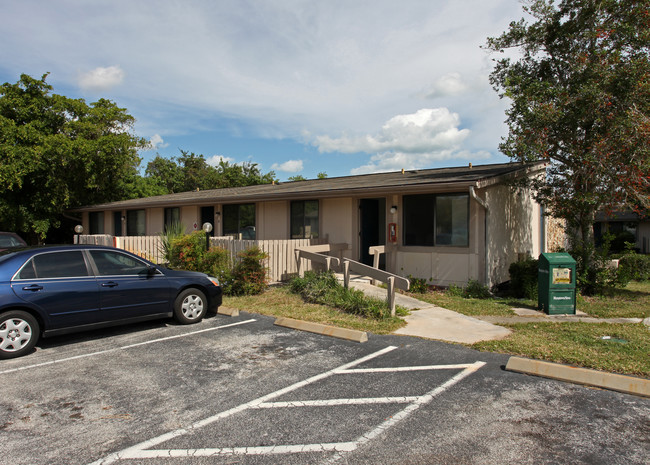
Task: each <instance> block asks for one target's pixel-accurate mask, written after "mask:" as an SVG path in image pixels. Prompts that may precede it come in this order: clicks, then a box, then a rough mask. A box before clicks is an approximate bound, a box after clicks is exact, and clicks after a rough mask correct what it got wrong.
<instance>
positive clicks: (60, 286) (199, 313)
mask: <svg viewBox="0 0 650 465" xmlns="http://www.w3.org/2000/svg"><path fill="white" fill-rule="evenodd" d="M219 305H221V287H220V286H219V283H218V281H217V279H216V278H212V277H210V276H207V275H205V274H203V273H196V272H191V271H179V270H169V269H166V268H164V267H159V266H157V265H155V264H153V263H151V262H148V261H147V260H144V259H143V258H141V257H138V256H137V255H134V254H132V253H129V252H126V251H124V250H120V249H115V248H112V247H104V246H89V245H77V246H56V247H38V248H25V249H16V250H11V249H8V250H5V251H4V252H0V359H6V358H13V357H19V356H21V355H25V354H27V353H29V352H31V351H32V350H33V348H34V345H35V344H36V342H37V341H38V339H39V338H40V337H41V336H42V337H46V336H52V335H61V334H67V333H71V332H76V331H82V330H87V329H94V328H100V327H105V326H113V325H121V324H127V323H134V322H138V321H144V320H150V319H157V318H170V317H172V316H173V317H174V319H175V320H176V321H178V322H179V323H181V324H192V323H197V322H199V321H201V320H202V319H203V317H204V316H205V314H206V312H207V311H208V310H211V311H214V312H216V310H217V308H218V306H219Z"/></svg>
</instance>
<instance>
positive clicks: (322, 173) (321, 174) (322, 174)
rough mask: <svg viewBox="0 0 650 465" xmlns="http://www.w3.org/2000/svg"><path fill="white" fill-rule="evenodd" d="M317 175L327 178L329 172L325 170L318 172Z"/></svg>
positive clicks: (319, 177) (320, 177)
mask: <svg viewBox="0 0 650 465" xmlns="http://www.w3.org/2000/svg"><path fill="white" fill-rule="evenodd" d="M317 177H318V179H325V178H326V177H327V173H326V172H324V171H321V172H320V173H318V175H317Z"/></svg>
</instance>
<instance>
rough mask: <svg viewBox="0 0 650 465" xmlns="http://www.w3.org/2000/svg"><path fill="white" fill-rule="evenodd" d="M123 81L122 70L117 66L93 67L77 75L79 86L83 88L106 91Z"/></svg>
mask: <svg viewBox="0 0 650 465" xmlns="http://www.w3.org/2000/svg"><path fill="white" fill-rule="evenodd" d="M122 81H124V71H123V70H122V68H120V67H119V66H109V67H107V68H102V67H99V68H95V69H93V70H91V71H88V72H87V73H83V74H82V75H81V76H80V77H79V87H81V88H82V89H83V90H90V91H106V90H110V89H111V88H113V87H115V86H117V85H119V84H121V83H122Z"/></svg>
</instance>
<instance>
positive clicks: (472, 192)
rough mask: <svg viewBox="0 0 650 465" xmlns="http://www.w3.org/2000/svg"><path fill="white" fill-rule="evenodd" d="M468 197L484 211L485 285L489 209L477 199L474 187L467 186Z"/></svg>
mask: <svg viewBox="0 0 650 465" xmlns="http://www.w3.org/2000/svg"><path fill="white" fill-rule="evenodd" d="M469 195H470V197H472V198H473V199H474V200H476V203H478V204H479V205H480V206H481V207H483V209H485V217H484V226H483V230H484V233H485V237H484V240H485V245H484V246H483V249H484V251H485V257H484V258H483V261H484V262H485V284H486V285H487V284H488V282H489V276H490V275H489V271H490V268H489V263H488V215H489V214H490V209H489V208H488V204H487V202H486V201H485V200H483V199H481V198H479V197H478V196H477V195H476V191H475V190H474V186H469Z"/></svg>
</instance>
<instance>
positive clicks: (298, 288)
mask: <svg viewBox="0 0 650 465" xmlns="http://www.w3.org/2000/svg"><path fill="white" fill-rule="evenodd" d="M289 289H290V290H291V292H293V293H295V294H300V296H301V297H302V298H303V299H304V300H305V301H307V302H311V303H317V304H321V305H329V306H330V307H335V308H339V309H341V310H342V311H344V312H346V313H351V314H354V315H361V316H364V317H369V318H376V319H381V318H386V317H389V316H390V311H389V309H388V304H387V303H386V302H385V301H383V300H381V299H376V298H372V297H367V296H366V295H365V294H364V293H363V292H362V291H359V290H357V289H350V288H347V289H346V288H345V287H344V286H342V285H341V284H340V283H339V282H338V281H337V279H336V276H334V273H332V272H331V271H325V272H322V273H316V272H314V271H307V272H305V276H304V277H302V278H301V277H296V278H293V279H292V280H291V281H290V282H289Z"/></svg>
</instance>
